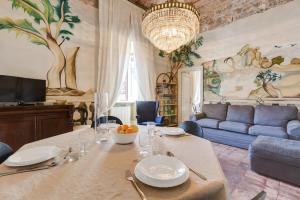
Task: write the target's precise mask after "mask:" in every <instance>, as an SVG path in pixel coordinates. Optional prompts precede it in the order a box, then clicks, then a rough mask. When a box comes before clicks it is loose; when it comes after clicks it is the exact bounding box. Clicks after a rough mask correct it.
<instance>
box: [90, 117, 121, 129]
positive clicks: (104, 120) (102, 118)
mask: <svg viewBox="0 0 300 200" xmlns="http://www.w3.org/2000/svg"><path fill="white" fill-rule="evenodd" d="M111 120H115V121H116V123H117V124H120V125H122V124H123V122H122V121H121V120H120V119H119V118H117V117H115V116H103V117H99V118H98V119H97V124H103V123H106V122H107V121H111ZM91 127H92V128H94V127H95V122H94V121H93V122H92V125H91Z"/></svg>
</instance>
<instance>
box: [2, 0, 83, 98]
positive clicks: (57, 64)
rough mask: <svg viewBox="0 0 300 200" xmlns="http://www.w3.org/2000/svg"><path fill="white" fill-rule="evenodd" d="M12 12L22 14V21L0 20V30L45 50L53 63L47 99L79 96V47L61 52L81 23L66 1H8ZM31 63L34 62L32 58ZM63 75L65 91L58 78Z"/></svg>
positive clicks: (80, 92) (50, 67)
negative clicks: (19, 11)
mask: <svg viewBox="0 0 300 200" xmlns="http://www.w3.org/2000/svg"><path fill="white" fill-rule="evenodd" d="M10 2H11V8H12V10H23V11H24V13H26V15H27V16H26V17H25V18H21V19H20V18H17V19H12V18H10V17H6V16H0V30H8V31H9V32H15V34H16V36H17V37H18V36H26V37H27V40H28V41H30V42H31V43H33V44H35V45H39V46H40V48H47V49H48V50H49V51H50V52H51V54H52V56H53V62H52V64H51V66H49V70H48V72H47V81H48V89H47V95H48V96H61V95H63V96H81V95H83V94H84V92H83V91H80V90H78V89H77V83H76V57H77V54H78V51H79V49H80V47H79V46H74V47H71V48H64V43H67V42H68V41H69V40H70V39H71V37H72V36H73V33H72V29H74V27H75V26H76V25H77V24H79V23H80V22H81V20H80V18H79V16H77V15H76V14H73V13H72V11H71V7H70V5H69V0H57V1H56V3H55V4H54V3H52V2H51V1H50V0H40V1H33V0H10ZM33 59H34V58H33ZM63 71H64V76H65V77H64V79H65V87H62V83H61V81H62V80H61V77H62V75H63V74H62V72H63Z"/></svg>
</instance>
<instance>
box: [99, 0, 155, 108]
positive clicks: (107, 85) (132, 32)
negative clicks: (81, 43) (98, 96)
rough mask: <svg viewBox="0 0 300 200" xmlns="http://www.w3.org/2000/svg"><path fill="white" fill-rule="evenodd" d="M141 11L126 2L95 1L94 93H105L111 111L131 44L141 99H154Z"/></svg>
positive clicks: (151, 58) (151, 59) (150, 51)
mask: <svg viewBox="0 0 300 200" xmlns="http://www.w3.org/2000/svg"><path fill="white" fill-rule="evenodd" d="M143 12H144V10H142V9H140V8H138V7H136V6H134V5H133V4H131V3H129V2H128V1H126V0H105V1H103V0H102V1H99V30H100V37H99V40H100V41H99V66H98V77H97V92H108V93H109V100H108V102H109V105H108V107H109V108H111V107H112V106H113V105H114V103H115V102H116V101H117V99H118V95H119V92H120V88H121V84H122V81H123V79H124V78H125V75H126V71H127V67H128V63H126V62H128V61H129V59H128V56H129V53H130V40H131V41H132V42H133V46H134V52H135V58H136V66H137V77H138V78H137V79H138V87H139V90H140V95H139V96H141V100H154V99H155V71H154V55H153V46H152V45H151V44H150V43H149V42H148V40H147V39H146V38H145V37H144V36H143V34H142V32H141V23H142V14H143Z"/></svg>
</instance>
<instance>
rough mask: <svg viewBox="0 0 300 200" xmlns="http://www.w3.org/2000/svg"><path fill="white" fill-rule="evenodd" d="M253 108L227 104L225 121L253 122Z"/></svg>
mask: <svg viewBox="0 0 300 200" xmlns="http://www.w3.org/2000/svg"><path fill="white" fill-rule="evenodd" d="M253 117H254V108H253V107H252V106H239V105H229V106H228V112H227V117H226V121H232V122H241V123H245V124H253Z"/></svg>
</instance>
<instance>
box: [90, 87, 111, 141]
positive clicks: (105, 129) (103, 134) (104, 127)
mask: <svg viewBox="0 0 300 200" xmlns="http://www.w3.org/2000/svg"><path fill="white" fill-rule="evenodd" d="M94 106H95V115H94V123H95V141H96V143H97V144H100V143H102V142H106V141H108V139H109V126H108V93H107V92H100V93H96V94H95V102H94ZM100 119H101V120H100Z"/></svg>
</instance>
